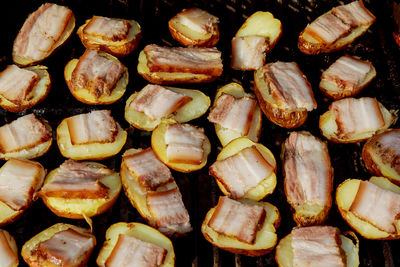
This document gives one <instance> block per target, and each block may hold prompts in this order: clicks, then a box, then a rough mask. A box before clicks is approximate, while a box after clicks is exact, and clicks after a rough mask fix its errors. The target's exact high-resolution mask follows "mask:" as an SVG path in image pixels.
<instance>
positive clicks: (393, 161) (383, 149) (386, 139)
mask: <svg viewBox="0 0 400 267" xmlns="http://www.w3.org/2000/svg"><path fill="white" fill-rule="evenodd" d="M371 153H372V154H375V155H378V157H379V158H380V159H381V160H382V162H383V164H389V165H390V166H391V167H392V168H393V169H395V170H396V172H397V173H398V174H400V131H398V130H395V131H388V132H386V133H384V134H382V135H381V136H380V137H379V138H378V139H377V140H376V142H375V143H374V144H373V147H372V151H371Z"/></svg>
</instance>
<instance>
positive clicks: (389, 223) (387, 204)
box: [350, 181, 400, 234]
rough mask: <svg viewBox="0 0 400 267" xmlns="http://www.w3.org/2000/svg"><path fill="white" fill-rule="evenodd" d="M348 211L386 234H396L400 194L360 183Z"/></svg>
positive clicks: (399, 212) (365, 182)
mask: <svg viewBox="0 0 400 267" xmlns="http://www.w3.org/2000/svg"><path fill="white" fill-rule="evenodd" d="M350 211H351V212H352V213H354V214H355V215H356V216H357V217H359V218H360V219H362V220H365V221H367V222H369V223H371V224H372V225H374V226H376V227H377V228H379V229H380V230H382V231H385V232H387V233H393V234H395V233H398V232H399V229H397V226H396V222H397V221H398V219H399V216H400V194H397V193H394V192H392V191H390V190H385V189H382V188H380V187H379V186H377V185H375V184H373V183H371V182H368V181H361V182H360V186H359V188H358V191H357V195H356V197H355V198H354V201H353V204H352V205H351V207H350Z"/></svg>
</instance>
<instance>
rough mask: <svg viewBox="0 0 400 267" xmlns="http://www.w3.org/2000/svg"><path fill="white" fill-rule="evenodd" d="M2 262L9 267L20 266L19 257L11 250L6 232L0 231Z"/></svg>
mask: <svg viewBox="0 0 400 267" xmlns="http://www.w3.org/2000/svg"><path fill="white" fill-rule="evenodd" d="M0 262H1V264H2V266H7V267H9V266H17V264H18V255H16V254H15V252H14V251H13V249H12V248H11V245H10V243H9V241H8V239H7V236H6V234H5V231H4V230H0Z"/></svg>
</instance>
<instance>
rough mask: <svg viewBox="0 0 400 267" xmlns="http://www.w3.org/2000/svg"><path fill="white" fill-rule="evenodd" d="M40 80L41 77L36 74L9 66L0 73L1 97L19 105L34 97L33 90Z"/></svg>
mask: <svg viewBox="0 0 400 267" xmlns="http://www.w3.org/2000/svg"><path fill="white" fill-rule="evenodd" d="M39 80H40V77H39V75H38V74H36V73H35V72H33V71H30V70H26V69H21V68H19V67H17V66H16V65H9V66H7V68H6V69H5V70H3V71H2V72H1V73H0V95H1V96H3V97H4V98H5V99H7V100H8V101H10V102H12V103H14V104H16V105H19V104H20V103H21V102H23V101H27V100H30V99H31V98H32V97H33V96H32V95H31V92H32V89H33V87H35V85H36V84H37V82H38V81H39Z"/></svg>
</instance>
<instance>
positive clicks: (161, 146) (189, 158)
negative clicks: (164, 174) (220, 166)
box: [151, 123, 211, 172]
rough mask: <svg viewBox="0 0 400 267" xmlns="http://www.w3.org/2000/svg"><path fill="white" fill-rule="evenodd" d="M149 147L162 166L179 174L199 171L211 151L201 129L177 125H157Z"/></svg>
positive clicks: (188, 125)
mask: <svg viewBox="0 0 400 267" xmlns="http://www.w3.org/2000/svg"><path fill="white" fill-rule="evenodd" d="M151 146H152V148H153V150H154V153H155V154H156V155H157V157H158V158H159V159H160V160H161V161H162V162H164V164H166V165H167V166H168V167H170V168H171V169H174V170H176V171H179V172H192V171H197V170H200V169H201V168H203V167H204V166H205V165H206V163H207V157H208V154H210V151H211V144H210V141H209V140H208V138H207V136H206V135H205V134H204V129H203V128H198V127H195V126H192V125H190V124H179V123H172V124H168V123H161V124H160V125H158V126H157V128H156V129H155V130H154V131H153V133H152V135H151Z"/></svg>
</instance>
